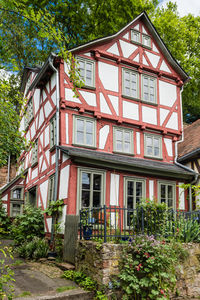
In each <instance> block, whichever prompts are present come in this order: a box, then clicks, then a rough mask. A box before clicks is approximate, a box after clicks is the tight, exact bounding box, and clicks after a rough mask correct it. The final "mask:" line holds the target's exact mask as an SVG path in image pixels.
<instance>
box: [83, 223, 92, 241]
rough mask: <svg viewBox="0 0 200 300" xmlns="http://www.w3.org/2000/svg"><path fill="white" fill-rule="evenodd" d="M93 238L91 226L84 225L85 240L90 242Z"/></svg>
mask: <svg viewBox="0 0 200 300" xmlns="http://www.w3.org/2000/svg"><path fill="white" fill-rule="evenodd" d="M91 236H92V226H91V225H84V226H83V238H84V239H85V240H90V239H91Z"/></svg>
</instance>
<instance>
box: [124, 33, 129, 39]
mask: <svg viewBox="0 0 200 300" xmlns="http://www.w3.org/2000/svg"><path fill="white" fill-rule="evenodd" d="M123 38H124V39H127V40H128V39H129V34H128V32H127V33H126V34H125V35H123Z"/></svg>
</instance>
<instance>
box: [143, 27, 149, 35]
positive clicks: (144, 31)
mask: <svg viewBox="0 0 200 300" xmlns="http://www.w3.org/2000/svg"><path fill="white" fill-rule="evenodd" d="M142 32H143V33H145V34H148V33H147V32H146V30H145V28H144V26H142Z"/></svg>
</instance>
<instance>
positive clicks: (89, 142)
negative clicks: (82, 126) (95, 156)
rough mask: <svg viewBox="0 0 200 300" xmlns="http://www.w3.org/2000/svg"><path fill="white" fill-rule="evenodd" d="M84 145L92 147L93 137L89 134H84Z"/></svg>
mask: <svg viewBox="0 0 200 300" xmlns="http://www.w3.org/2000/svg"><path fill="white" fill-rule="evenodd" d="M86 144H87V145H90V146H92V145H93V135H92V134H90V133H87V134H86Z"/></svg>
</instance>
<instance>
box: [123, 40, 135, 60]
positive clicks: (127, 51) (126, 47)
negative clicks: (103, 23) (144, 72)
mask: <svg viewBox="0 0 200 300" xmlns="http://www.w3.org/2000/svg"><path fill="white" fill-rule="evenodd" d="M119 42H120V45H121V48H122V53H123V56H124V57H126V58H128V57H129V56H130V55H131V54H132V53H133V52H134V51H135V50H136V49H138V47H137V46H135V45H132V44H130V43H128V42H125V41H122V40H119Z"/></svg>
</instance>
